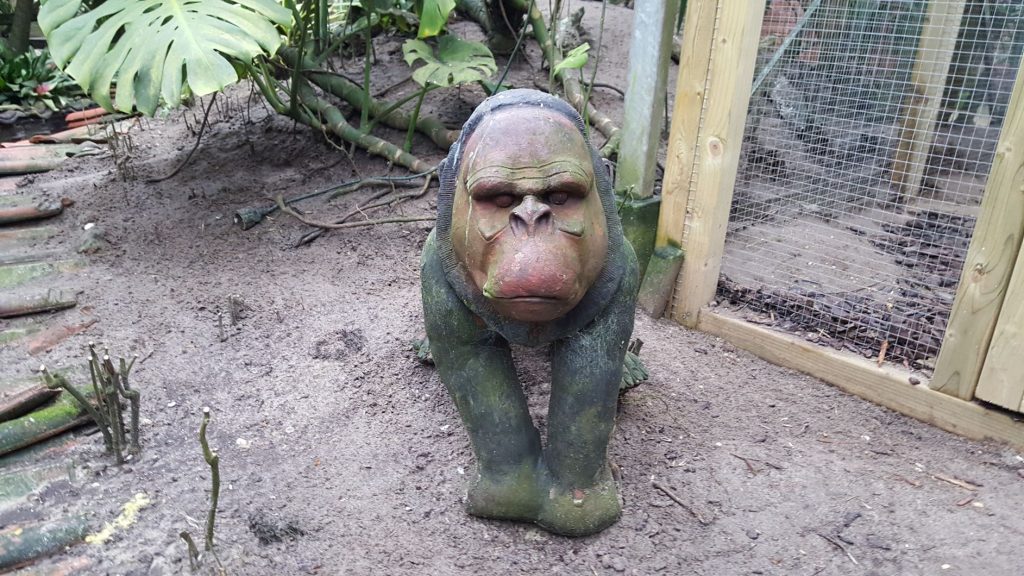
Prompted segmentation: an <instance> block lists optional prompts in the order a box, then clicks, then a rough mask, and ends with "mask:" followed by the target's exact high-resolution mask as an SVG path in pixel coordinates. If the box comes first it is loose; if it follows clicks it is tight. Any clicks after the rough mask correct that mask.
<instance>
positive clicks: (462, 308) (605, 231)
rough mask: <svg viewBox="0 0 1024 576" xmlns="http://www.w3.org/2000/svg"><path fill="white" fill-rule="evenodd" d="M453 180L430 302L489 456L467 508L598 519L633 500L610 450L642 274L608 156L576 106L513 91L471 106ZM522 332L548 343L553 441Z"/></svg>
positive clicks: (515, 515)
mask: <svg viewBox="0 0 1024 576" xmlns="http://www.w3.org/2000/svg"><path fill="white" fill-rule="evenodd" d="M440 178H441V192H440V194H439V196H438V216H437V227H436V229H435V230H434V232H433V233H431V235H430V237H429V238H428V239H427V243H426V246H425V247H424V250H423V259H422V274H421V278H422V294H423V310H424V317H425V320H426V328H427V336H428V338H429V340H430V345H431V346H430V347H431V352H432V354H433V356H434V361H435V363H436V365H437V368H438V372H439V374H440V377H441V380H442V381H443V382H444V383H445V386H446V387H447V389H448V392H449V394H450V396H451V397H452V399H453V401H454V402H455V404H456V406H457V407H458V410H459V414H460V416H461V417H462V420H463V423H464V425H465V427H466V431H467V433H468V434H469V437H470V441H471V443H472V445H473V452H474V454H475V456H476V460H477V475H476V477H475V479H474V481H473V482H472V483H471V485H470V487H469V494H468V510H469V512H470V513H471V514H474V515H477V516H483V517H487V518H503V519H510V520H521V521H531V522H536V523H537V524H539V525H541V526H542V527H544V528H546V529H548V530H550V531H552V532H556V533H560V534H566V535H574V536H578V535H585V534H592V533H594V532H597V531H600V530H602V529H604V528H606V527H607V526H609V525H610V524H612V523H613V522H614V521H615V520H616V519H617V518H618V516H619V514H620V511H621V506H620V504H619V499H618V495H617V491H616V488H615V482H614V480H613V479H612V477H611V474H610V471H609V466H608V462H607V449H608V441H609V439H610V437H611V433H612V429H613V427H614V423H615V407H616V403H617V401H618V390H619V383H620V381H621V378H622V362H623V357H624V356H625V353H626V346H627V344H628V342H629V338H630V335H631V333H632V331H633V313H634V306H635V301H636V292H637V287H638V282H639V280H638V278H637V264H636V256H635V255H634V254H633V250H632V248H631V247H630V245H629V243H628V242H626V241H625V239H624V238H623V236H622V227H621V224H620V223H619V219H618V215H617V213H616V210H615V202H614V196H613V194H612V189H611V183H610V182H609V181H608V177H607V175H606V173H605V170H604V167H603V166H602V164H601V160H600V157H599V156H598V155H597V153H596V152H595V151H594V149H593V147H592V146H591V145H590V143H589V141H588V140H587V137H586V134H585V131H584V128H583V122H582V120H581V119H580V117H579V115H578V114H577V113H576V112H575V110H573V109H572V107H570V106H569V105H568V104H566V103H565V102H563V101H562V100H559V99H557V98H555V97H553V96H550V95H547V94H544V93H542V92H537V91H534V90H510V91H507V92H502V93H500V94H498V95H496V96H492V97H491V98H488V99H487V100H485V101H484V102H483V103H482V104H481V105H480V106H479V107H478V108H477V109H476V111H474V113H473V115H472V116H471V117H470V119H469V120H468V121H467V122H466V125H465V126H464V127H463V130H462V135H461V136H460V138H459V140H458V142H456V144H455V145H454V146H453V147H452V149H451V152H450V153H449V155H448V157H447V159H446V160H445V161H444V162H443V163H442V166H441V169H440ZM510 343H515V344H520V345H525V346H539V345H544V344H550V345H551V348H550V351H551V352H550V355H551V375H552V384H551V399H550V407H549V413H548V436H547V442H546V447H544V448H542V446H541V439H540V434H539V432H538V431H537V428H536V427H535V426H534V424H533V421H532V420H531V418H530V414H529V411H528V409H527V404H526V398H525V396H524V394H523V391H522V387H521V386H520V384H519V381H518V379H517V377H516V370H515V366H514V364H513V361H512V354H511V349H510V346H509V344H510Z"/></svg>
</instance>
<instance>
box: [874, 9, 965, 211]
mask: <svg viewBox="0 0 1024 576" xmlns="http://www.w3.org/2000/svg"><path fill="white" fill-rule="evenodd" d="M966 4H967V2H966V1H965V0H959V1H950V0H931V2H929V3H928V12H927V14H925V20H924V25H923V26H922V28H921V40H920V42H919V43H918V46H917V59H916V60H915V61H914V69H913V72H912V75H911V81H910V82H911V89H912V90H913V92H912V93H911V95H910V100H909V102H907V105H906V107H905V108H904V112H903V127H902V130H901V131H900V140H899V148H897V150H896V155H895V157H894V158H893V162H892V185H893V189H894V190H898V191H899V192H900V194H901V195H902V196H903V197H904V198H906V197H908V196H915V195H917V191H918V190H919V189H920V187H921V179H922V178H923V176H924V168H925V163H926V162H927V161H928V150H929V149H930V148H931V145H932V140H933V139H934V138H935V121H936V118H937V117H938V114H939V107H940V106H941V105H942V92H943V90H944V89H945V87H946V77H947V76H948V75H949V64H950V61H951V60H952V59H953V52H954V49H955V48H956V39H957V35H958V34H959V32H960V22H961V20H963V16H964V6H965V5H966Z"/></svg>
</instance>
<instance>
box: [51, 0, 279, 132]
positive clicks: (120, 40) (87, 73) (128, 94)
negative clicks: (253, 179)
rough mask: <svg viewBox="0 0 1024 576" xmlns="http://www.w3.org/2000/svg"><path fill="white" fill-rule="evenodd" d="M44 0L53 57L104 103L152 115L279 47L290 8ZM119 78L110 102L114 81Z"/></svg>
mask: <svg viewBox="0 0 1024 576" xmlns="http://www.w3.org/2000/svg"><path fill="white" fill-rule="evenodd" d="M80 5H81V0H42V6H41V8H40V10H39V26H40V28H42V30H43V33H44V34H45V35H46V39H47V42H48V43H49V45H50V47H51V50H52V52H53V57H54V60H56V62H57V64H58V65H60V66H66V69H65V71H66V72H67V73H68V74H69V75H70V76H71V77H73V78H74V79H75V80H76V81H77V82H78V83H79V85H81V86H82V87H83V88H84V89H85V90H86V91H87V92H88V93H89V94H90V95H91V96H92V98H93V99H94V100H96V102H98V103H99V104H101V105H102V106H103V107H105V108H107V109H117V110H123V111H126V112H127V111H131V109H132V107H133V105H134V106H136V107H137V108H138V109H139V111H141V112H143V113H144V114H147V115H152V114H153V113H154V112H155V111H156V108H157V106H158V105H159V104H160V100H161V97H162V99H163V102H164V103H165V104H166V105H168V106H177V105H178V104H179V103H180V101H181V99H182V97H183V96H184V95H186V94H188V93H189V91H191V93H193V94H195V95H198V96H203V95H206V94H211V93H213V92H217V91H219V90H222V89H224V88H225V87H226V86H228V85H230V84H232V83H234V82H236V81H237V80H238V73H237V72H236V65H241V66H240V67H244V66H245V65H248V64H249V63H250V62H251V61H252V60H253V58H255V57H256V56H258V55H261V54H264V55H269V54H274V53H275V52H276V51H277V49H278V48H279V47H280V45H281V43H282V41H283V37H282V35H281V33H280V31H279V27H280V28H284V29H287V28H289V27H290V26H291V21H292V13H291V12H290V11H289V10H287V9H285V8H284V7H283V6H281V5H280V4H278V3H277V2H275V1H274V0H107V1H106V2H104V3H102V4H100V5H98V6H97V7H96V8H94V9H92V10H88V11H85V12H80V11H79V7H80ZM115 79H116V82H117V96H116V99H115V100H114V101H113V102H112V101H111V99H110V87H111V84H112V83H113V82H114V81H115Z"/></svg>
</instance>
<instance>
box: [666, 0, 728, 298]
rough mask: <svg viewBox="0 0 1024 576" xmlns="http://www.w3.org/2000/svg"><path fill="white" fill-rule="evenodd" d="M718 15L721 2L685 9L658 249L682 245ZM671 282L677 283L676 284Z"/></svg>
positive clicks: (698, 1)
mask: <svg viewBox="0 0 1024 576" xmlns="http://www.w3.org/2000/svg"><path fill="white" fill-rule="evenodd" d="M717 15H718V1H717V0H690V1H689V2H687V3H686V18H685V19H684V21H683V22H684V24H683V42H682V58H681V59H680V60H679V73H678V76H677V77H676V98H675V102H674V104H673V108H672V126H671V128H670V130H669V135H668V156H667V158H666V159H665V176H664V179H663V180H662V186H661V210H660V212H659V213H658V235H657V237H656V238H655V240H654V244H655V247H656V248H660V247H662V246H673V247H675V248H679V247H680V246H682V245H683V227H684V223H685V221H686V204H687V201H688V199H689V196H690V190H691V186H690V184H691V178H692V176H693V170H694V165H695V162H694V160H695V157H694V155H695V153H696V151H697V148H696V143H697V136H698V135H699V132H700V127H701V126H700V120H701V113H702V110H703V108H704V93H705V92H706V90H707V83H708V79H709V72H710V70H711V44H712V42H713V41H714V33H715V17H716V16H717ZM671 280H672V282H673V283H674V282H675V278H672V279H671Z"/></svg>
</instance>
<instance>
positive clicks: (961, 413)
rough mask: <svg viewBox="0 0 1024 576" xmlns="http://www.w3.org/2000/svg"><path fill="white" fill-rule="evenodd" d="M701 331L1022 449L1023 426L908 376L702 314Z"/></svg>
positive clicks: (931, 420)
mask: <svg viewBox="0 0 1024 576" xmlns="http://www.w3.org/2000/svg"><path fill="white" fill-rule="evenodd" d="M697 328H698V329H700V330H703V331H705V332H708V333H711V334H714V335H716V336H719V337H721V338H724V339H725V340H728V341H729V342H731V343H732V344H733V345H735V346H737V347H739V348H742V349H744V350H747V351H749V352H752V353H753V354H756V355H757V356H760V357H761V358H764V359H765V360H768V361H769V362H771V363H773V364H778V365H779V366H784V367H786V368H791V369H793V370H799V371H800V372H804V373H806V374H810V375H811V376H814V377H816V378H820V379H822V380H824V381H825V382H828V383H829V384H832V385H834V386H836V387H837V388H839V389H841V390H844V391H846V392H849V393H851V394H855V395H857V396H860V397H861V398H864V399H865V400H869V401H871V402H874V403H875V404H879V405H881V406H885V407H886V408H891V409H893V410H896V411H897V412H901V413H903V414H906V415H907V416H910V417H912V418H916V419H918V420H921V421H922V422H926V423H928V424H932V425H934V426H937V427H939V428H942V429H943V430H947V431H949V432H953V433H955V434H959V435H961V436H966V437H968V438H972V439H975V440H985V439H992V440H997V441H1000V442H1006V443H1009V444H1010V445H1011V446H1013V447H1015V448H1016V449H1018V450H1022V449H1024V421H1020V420H1015V419H1014V418H1012V417H1010V416H1007V415H1006V414H1003V413H1001V412H997V411H994V410H988V409H985V408H984V407H982V406H980V405H978V404H975V403H973V402H968V401H965V400H960V399H958V398H954V397H952V396H949V395H947V394H942V393H939V392H935V391H934V390H931V389H930V388H929V387H928V386H927V384H923V383H922V384H916V385H913V384H910V380H909V378H910V373H909V372H906V371H904V370H902V369H899V368H895V367H892V366H883V367H879V366H877V365H876V364H875V363H874V362H872V361H871V360H867V359H865V358H861V357H859V356H855V355H853V354H849V353H843V352H836V351H834V350H832V349H830V348H824V347H821V346H818V345H815V344H811V343H810V342H806V341H804V340H801V339H799V338H795V337H793V336H790V335H788V334H780V333H778V332H773V331H771V330H768V329H767V328H763V327H761V326H755V325H753V324H750V323H747V322H744V321H742V320H737V319H735V318H728V317H726V316H722V315H720V314H716V313H713V312H710V311H708V310H703V311H701V313H700V320H699V322H698V326H697Z"/></svg>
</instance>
